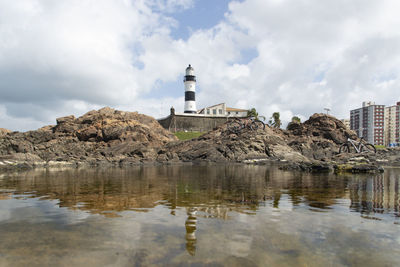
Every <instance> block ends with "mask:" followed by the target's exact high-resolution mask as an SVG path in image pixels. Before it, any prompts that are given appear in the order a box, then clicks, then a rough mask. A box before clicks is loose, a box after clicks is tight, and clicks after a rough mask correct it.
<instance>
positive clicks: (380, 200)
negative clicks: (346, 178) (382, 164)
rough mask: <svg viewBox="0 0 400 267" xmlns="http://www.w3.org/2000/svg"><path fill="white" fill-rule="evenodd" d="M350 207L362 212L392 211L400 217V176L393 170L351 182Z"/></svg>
mask: <svg viewBox="0 0 400 267" xmlns="http://www.w3.org/2000/svg"><path fill="white" fill-rule="evenodd" d="M349 188H350V199H351V205H350V208H351V209H352V210H354V211H357V212H360V213H362V214H367V215H368V214H370V213H386V212H392V213H393V214H394V216H397V217H399V216H400V214H399V205H400V203H399V176H398V175H396V174H395V173H394V172H393V171H392V170H389V171H387V173H386V174H385V175H376V176H373V177H369V178H364V179H353V180H351V181H350V182H349Z"/></svg>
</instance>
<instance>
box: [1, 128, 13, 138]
mask: <svg viewBox="0 0 400 267" xmlns="http://www.w3.org/2000/svg"><path fill="white" fill-rule="evenodd" d="M8 133H11V131H10V130H7V129H4V128H0V137H1V136H4V135H6V134H8Z"/></svg>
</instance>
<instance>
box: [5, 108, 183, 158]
mask: <svg viewBox="0 0 400 267" xmlns="http://www.w3.org/2000/svg"><path fill="white" fill-rule="evenodd" d="M172 141H177V138H176V137H175V136H174V135H173V134H172V133H170V132H168V131H166V130H165V129H164V128H162V127H161V126H160V125H159V123H158V122H157V121H156V120H155V119H154V118H152V117H149V116H146V115H142V114H138V113H137V112H122V111H118V110H114V109H111V108H108V107H106V108H103V109H100V110H98V111H90V112H88V113H86V114H85V115H83V116H81V117H79V118H75V117H74V116H72V115H71V116H67V117H62V118H58V119H57V125H55V126H46V127H43V128H41V129H39V130H36V131H29V132H25V133H19V132H13V133H8V134H7V135H5V136H3V137H2V138H0V159H3V161H4V160H7V161H8V162H13V161H15V162H21V160H22V159H21V158H20V155H21V154H22V155H31V158H29V159H26V162H31V163H32V162H33V163H34V164H36V165H41V164H43V162H47V163H48V162H68V163H80V162H87V163H96V162H100V161H103V162H120V161H124V160H127V159H128V160H129V161H130V162H137V163H139V162H142V161H155V160H156V158H157V156H158V152H159V151H160V150H161V148H162V147H163V146H165V145H166V144H167V143H170V142H172Z"/></svg>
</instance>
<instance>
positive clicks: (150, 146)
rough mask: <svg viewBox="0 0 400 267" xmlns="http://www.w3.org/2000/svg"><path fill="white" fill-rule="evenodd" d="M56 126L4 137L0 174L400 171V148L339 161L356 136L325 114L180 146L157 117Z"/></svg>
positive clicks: (114, 117) (122, 116) (105, 117)
mask: <svg viewBox="0 0 400 267" xmlns="http://www.w3.org/2000/svg"><path fill="white" fill-rule="evenodd" d="M56 121H57V124H56V125H55V126H46V127H43V128H40V129H38V130H36V131H29V132H25V133H19V132H7V133H5V134H4V135H3V136H1V137H0V168H8V167H10V166H11V167H13V168H15V167H18V168H26V167H32V166H53V165H57V166H60V165H61V166H64V165H77V164H78V165H79V164H91V165H103V164H113V165H116V164H118V165H121V164H122V165H124V164H143V163H163V164H165V163H167V164H169V163H174V162H200V161H201V162H204V161H205V162H243V163H256V164H262V163H263V162H266V161H278V162H280V163H282V164H284V165H283V166H282V168H285V169H297V170H307V171H331V170H335V171H337V172H341V171H352V172H356V171H359V172H361V171H367V170H368V171H373V170H375V171H379V166H382V165H385V164H386V165H396V164H397V165H400V153H399V151H398V150H397V151H396V150H393V149H392V150H380V151H379V152H378V153H377V154H362V155H361V156H362V157H363V160H362V161H361V162H360V161H357V160H356V158H357V157H360V155H356V154H340V155H338V153H337V152H338V150H339V145H340V144H341V143H343V142H345V141H346V140H347V138H349V137H350V138H353V139H356V136H355V133H354V132H352V131H350V130H348V129H346V127H345V126H344V124H343V123H342V122H341V121H339V120H337V119H336V118H334V117H332V116H329V115H326V114H314V115H313V116H311V117H310V119H309V120H307V121H306V122H304V123H299V124H294V123H292V124H291V125H289V127H288V129H287V130H282V129H275V128H270V127H268V126H266V128H265V129H258V130H256V131H252V130H250V129H243V130H241V131H239V132H238V133H234V132H232V131H230V130H229V129H228V123H226V124H224V125H220V126H218V127H217V128H215V129H214V130H212V131H210V132H208V133H206V134H204V135H202V136H200V137H199V138H196V139H192V140H188V141H178V140H177V138H176V137H175V136H174V135H173V134H172V133H170V132H169V131H167V130H165V129H164V128H162V127H161V126H160V124H159V123H158V122H157V121H156V120H155V119H153V118H152V117H149V116H146V115H141V114H138V113H136V112H122V111H118V110H114V109H111V108H103V109H100V110H98V111H90V112H88V113H86V114H85V115H83V116H81V117H79V118H75V117H74V116H72V115H71V116H66V117H62V118H58V119H57V120H56ZM368 166H369V167H368ZM368 168H369V169H368Z"/></svg>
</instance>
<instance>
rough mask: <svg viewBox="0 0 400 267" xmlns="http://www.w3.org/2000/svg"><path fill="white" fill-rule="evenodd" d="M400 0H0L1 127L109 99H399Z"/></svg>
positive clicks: (342, 105)
mask: <svg viewBox="0 0 400 267" xmlns="http://www.w3.org/2000/svg"><path fill="white" fill-rule="evenodd" d="M398 10H400V2H399V1H396V0H379V1H378V0H368V1H365V0H353V1H347V0H326V1H318V0H301V1H290V0H241V1H229V0H220V1H211V0H115V1H108V0H97V1H90V0H65V1H47V0H19V1H12V0H0V94H1V97H0V128H7V129H10V130H18V131H26V130H34V129H37V128H39V127H42V126H44V125H48V124H55V119H56V118H57V117H61V116H66V115H70V114H73V115H75V116H80V115H83V114H84V113H86V112H88V111H89V110H92V109H99V108H102V107H104V106H110V107H112V108H116V109H121V110H126V111H138V112H140V113H144V114H147V115H150V116H153V117H155V118H159V117H164V116H166V115H168V114H169V109H170V107H171V106H174V107H175V109H176V110H177V111H183V106H184V86H183V80H182V78H183V75H184V70H185V68H186V67H187V65H188V64H191V65H192V66H193V67H194V69H195V74H196V76H197V81H198V82H197V92H196V100H197V107H198V108H199V109H200V108H202V107H206V106H211V105H214V104H217V103H222V102H224V103H226V104H227V105H228V106H230V107H237V108H253V107H255V108H256V109H257V110H258V112H259V113H260V114H262V115H265V116H266V117H270V116H271V114H272V113H273V112H275V111H278V112H280V113H281V117H282V119H283V120H284V121H288V120H290V118H291V117H292V116H295V115H296V116H299V117H301V118H302V119H303V120H304V119H307V118H308V117H309V116H311V115H312V114H313V113H316V112H324V108H330V109H331V114H333V115H334V116H336V117H338V118H340V119H341V118H348V117H349V111H350V110H351V109H354V108H358V107H360V106H361V103H362V102H363V101H374V102H376V103H377V104H383V105H394V104H395V103H396V102H397V101H400V90H399V88H400V87H399V85H400V81H399V75H400V64H399V63H400V32H399V30H398V29H399V28H400V16H398V14H397V13H398Z"/></svg>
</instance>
